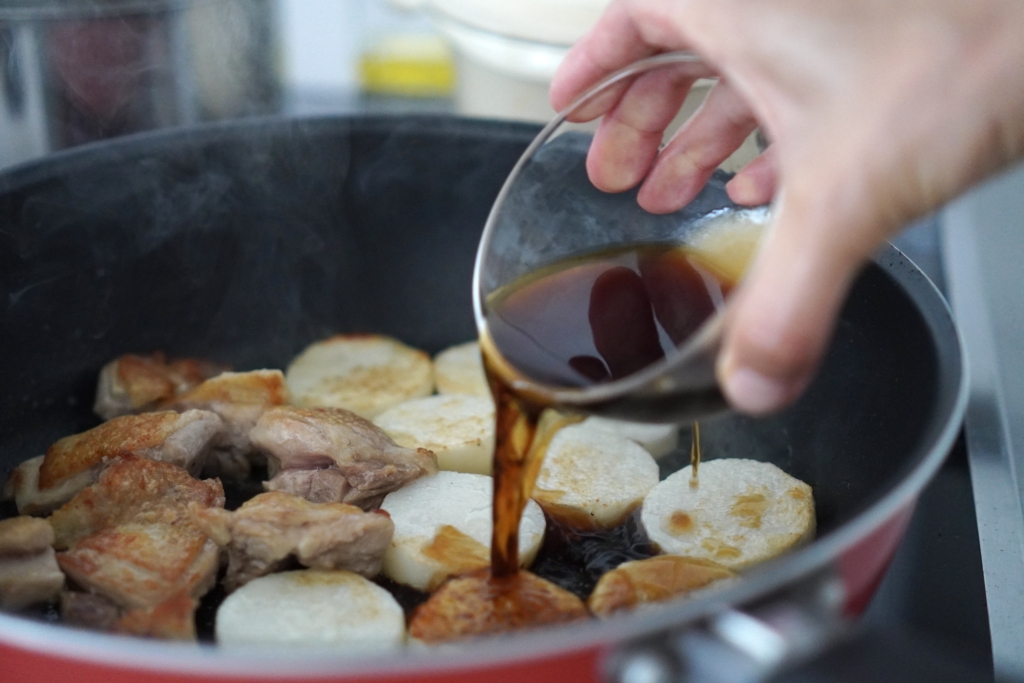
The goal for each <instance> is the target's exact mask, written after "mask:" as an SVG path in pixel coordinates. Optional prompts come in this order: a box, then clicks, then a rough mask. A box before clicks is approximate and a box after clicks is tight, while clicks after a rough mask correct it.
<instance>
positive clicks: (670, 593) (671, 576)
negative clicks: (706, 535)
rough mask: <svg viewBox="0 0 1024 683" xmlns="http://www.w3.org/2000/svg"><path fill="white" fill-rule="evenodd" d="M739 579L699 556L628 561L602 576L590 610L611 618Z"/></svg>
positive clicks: (727, 570)
mask: <svg viewBox="0 0 1024 683" xmlns="http://www.w3.org/2000/svg"><path fill="white" fill-rule="evenodd" d="M735 576H736V573H735V572H733V571H732V570H730V569H729V568H728V567H723V566H722V565H720V564H718V563H717V562H713V561H711V560H705V559H703V558H699V557H683V556H681V555H659V556H658V557H649V558H647V559H645V560H636V561H633V562H624V563H623V564H620V565H619V566H618V567H616V568H615V569H612V570H611V571H609V572H606V573H605V574H604V575H603V576H602V577H601V580H600V581H598V582H597V586H595V587H594V590H593V592H592V593H591V594H590V597H589V598H587V607H589V608H590V611H591V612H593V613H594V614H596V615H597V616H599V617H607V616H610V615H611V614H614V613H615V612H619V611H621V610H625V609H632V608H634V607H636V606H637V605H641V604H646V603H652V602H663V601H665V600H671V599H672V598H677V597H682V596H683V595H686V594H687V593H690V592H692V591H695V590H697V589H699V588H706V587H707V586H708V585H710V584H711V583H714V582H716V581H721V580H723V579H729V578H732V577H735Z"/></svg>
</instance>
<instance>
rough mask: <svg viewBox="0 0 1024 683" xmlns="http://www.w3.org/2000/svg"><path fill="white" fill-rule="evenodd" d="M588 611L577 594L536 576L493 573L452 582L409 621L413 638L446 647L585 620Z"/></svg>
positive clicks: (434, 595) (521, 573)
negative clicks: (495, 575)
mask: <svg viewBox="0 0 1024 683" xmlns="http://www.w3.org/2000/svg"><path fill="white" fill-rule="evenodd" d="M587 616H588V614H587V609H586V607H584V605H583V601H581V600H580V599H579V598H577V597H576V596H575V595H573V594H572V593H570V592H569V591H566V590H564V589H562V588H559V587H558V586H556V585H555V584H553V583H551V582H549V581H545V580H544V579H542V578H540V577H539V576H537V575H535V574H531V573H530V572H527V571H520V572H519V573H518V574H516V575H515V576H513V577H510V578H507V579H492V578H491V575H490V570H489V569H484V570H481V571H477V572H474V573H472V574H468V575H466V576H461V577H456V578H453V579H449V580H448V581H446V582H445V583H444V584H442V586H441V587H440V588H439V589H438V590H437V592H436V593H434V594H433V595H431V596H430V599H429V600H427V601H426V602H425V603H423V604H422V605H420V606H419V607H418V608H417V609H416V612H415V613H414V614H413V616H412V620H411V621H410V623H409V636H410V637H411V638H414V639H416V640H419V641H421V642H424V643H442V642H446V641H452V640H460V639H464V638H472V637H474V636H483V635H494V634H499V633H508V632H510V631H518V630H521V629H524V628H533V627H538V626H549V625H554V624H564V623H567V622H571V621H579V620H582V619H586V618H587Z"/></svg>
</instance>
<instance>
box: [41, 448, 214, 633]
mask: <svg viewBox="0 0 1024 683" xmlns="http://www.w3.org/2000/svg"><path fill="white" fill-rule="evenodd" d="M190 505H198V506H200V507H222V506H223V505H224V491H223V488H222V487H221V485H220V482H219V481H216V480H208V481H197V480H195V479H193V478H192V477H190V476H189V475H188V473H187V472H186V471H185V470H183V469H181V468H180V467H175V466H174V465H171V464H168V463H163V462H155V461H152V460H147V459H145V458H140V457H138V456H134V455H127V456H124V457H122V458H118V459H116V460H114V461H113V462H112V463H111V464H110V465H109V466H108V467H107V468H106V469H105V470H104V471H103V473H102V474H101V475H100V478H99V481H98V482H97V483H96V484H94V485H93V486H90V487H88V488H87V489H85V490H84V491H82V492H81V493H79V494H78V495H77V496H75V498H74V499H73V500H71V502H69V503H68V504H67V505H65V506H64V507H62V508H61V509H60V510H58V511H57V512H55V513H54V514H53V516H52V517H51V518H50V521H51V524H52V525H53V529H54V532H55V539H54V544H55V546H57V547H66V546H68V545H70V548H69V549H68V550H67V551H65V552H62V553H58V555H57V562H58V563H59V564H60V566H61V568H62V569H63V570H64V572H65V573H66V574H67V575H68V578H70V579H71V580H72V581H74V582H75V583H76V584H77V585H78V586H80V587H82V588H84V589H86V590H88V591H90V592H92V593H97V594H99V595H102V596H104V597H106V598H109V599H111V600H112V601H113V602H114V603H116V604H117V605H118V606H119V607H120V608H122V609H124V610H125V613H124V616H125V618H128V617H131V618H132V619H135V620H137V621H138V623H137V624H136V626H132V627H131V628H132V629H135V630H133V631H132V632H144V633H154V634H155V633H158V632H160V630H161V629H162V628H164V627H166V633H167V634H171V635H173V634H178V635H182V634H183V632H182V631H181V628H180V622H181V619H180V618H179V617H180V613H181V610H182V605H184V604H185V603H184V602H182V601H181V600H178V602H176V603H173V604H172V605H171V606H169V607H167V608H166V609H163V610H161V609H158V608H159V607H160V606H161V605H163V604H164V603H167V602H168V601H169V600H172V599H174V598H175V596H177V595H178V594H181V593H183V594H185V595H186V596H187V597H188V598H190V599H192V598H198V597H199V596H201V595H202V594H203V593H205V592H206V591H207V590H209V589H210V588H211V587H212V586H213V583H214V581H215V580H216V574H217V567H218V564H219V555H220V551H219V549H218V548H217V544H216V543H214V542H213V541H211V540H210V539H209V538H207V536H206V534H205V533H204V532H203V531H202V530H200V529H199V528H198V527H197V526H196V525H195V524H193V523H192V521H191V518H190V516H189V514H188V507H189V506H190ZM189 604H190V605H192V607H194V605H195V603H194V601H192V602H190V603H189ZM192 607H190V608H188V609H190V610H191V609H192ZM135 610H142V611H143V612H146V613H147V614H148V616H147V615H146V614H142V615H139V614H135V615H133V611H135ZM154 615H156V616H154ZM161 615H163V616H161ZM154 619H155V620H156V621H154ZM161 620H163V621H161ZM165 622H166V623H165ZM119 623H120V622H119ZM132 623H133V624H135V623H136V622H132ZM161 623H163V626H160V624H161ZM138 624H142V625H138ZM147 624H148V625H147ZM114 628H115V630H118V629H120V628H122V627H121V626H115V627H114ZM124 628H126V629H127V628H128V627H124ZM129 630H131V629H129ZM175 637H177V636H175Z"/></svg>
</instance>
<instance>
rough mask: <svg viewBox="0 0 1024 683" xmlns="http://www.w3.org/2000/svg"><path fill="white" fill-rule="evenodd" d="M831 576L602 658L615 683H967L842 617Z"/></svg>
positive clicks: (932, 654) (918, 646)
mask: <svg viewBox="0 0 1024 683" xmlns="http://www.w3.org/2000/svg"><path fill="white" fill-rule="evenodd" d="M843 597H844V591H843V588H842V582H841V581H840V580H839V579H838V577H836V576H834V575H832V574H831V573H828V574H825V575H822V576H819V577H816V578H814V579H811V580H809V581H806V582H800V583H799V584H798V586H797V588H796V589H790V590H789V591H787V592H785V593H784V594H782V595H779V596H775V597H773V598H769V599H767V600H763V601H761V602H759V603H757V604H754V605H747V606H744V608H743V609H742V610H740V609H726V610H724V611H722V612H719V613H717V614H715V615H713V616H711V617H709V618H707V619H706V620H705V621H704V622H703V623H701V624H700V625H698V626H696V627H688V628H685V629H682V630H677V631H669V632H663V633H660V634H657V635H656V636H647V637H644V638H642V639H638V640H636V641H633V642H631V643H627V644H626V645H624V646H623V647H622V648H620V649H619V650H618V651H617V652H615V653H613V654H612V655H611V656H610V657H609V658H608V659H607V660H606V664H605V666H606V668H605V674H606V679H607V680H609V681H614V682H615V683H767V682H771V683H782V682H783V681H785V682H786V683H793V682H798V683H847V682H849V683H864V682H874V681H893V682H896V681H900V682H901V683H902V682H905V681H906V682H912V681H922V683H924V682H927V683H954V682H962V683H973V682H974V681H984V680H988V681H991V680H992V679H991V675H990V674H986V673H984V672H979V671H973V670H971V669H970V668H968V667H966V666H965V665H963V664H961V663H959V662H957V661H955V660H953V659H952V658H951V657H950V656H949V655H947V654H946V653H943V652H941V651H939V650H937V648H935V647H933V646H930V645H928V644H926V643H923V642H921V641H919V640H917V639H914V638H912V637H910V636H909V635H907V634H901V633H888V632H881V631H879V630H865V629H861V628H858V627H856V626H855V625H854V624H853V623H852V622H851V621H849V620H848V619H846V618H845V617H843V616H842V610H841V606H842V602H843Z"/></svg>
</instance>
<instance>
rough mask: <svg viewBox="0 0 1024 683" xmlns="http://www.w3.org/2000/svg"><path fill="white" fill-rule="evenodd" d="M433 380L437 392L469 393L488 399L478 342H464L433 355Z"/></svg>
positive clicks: (489, 390) (488, 393) (488, 392)
mask: <svg viewBox="0 0 1024 683" xmlns="http://www.w3.org/2000/svg"><path fill="white" fill-rule="evenodd" d="M434 380H435V382H436V383H437V393H439V394H469V395H471V396H479V397H481V398H486V399H490V398H491V389H490V387H488V386H487V376H486V375H484V362H483V358H482V357H481V356H480V343H479V342H476V341H471V342H466V343H465V344H459V345H457V346H452V347H450V348H447V349H445V350H444V351H442V352H441V353H439V354H437V355H436V356H434Z"/></svg>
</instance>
